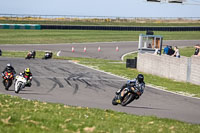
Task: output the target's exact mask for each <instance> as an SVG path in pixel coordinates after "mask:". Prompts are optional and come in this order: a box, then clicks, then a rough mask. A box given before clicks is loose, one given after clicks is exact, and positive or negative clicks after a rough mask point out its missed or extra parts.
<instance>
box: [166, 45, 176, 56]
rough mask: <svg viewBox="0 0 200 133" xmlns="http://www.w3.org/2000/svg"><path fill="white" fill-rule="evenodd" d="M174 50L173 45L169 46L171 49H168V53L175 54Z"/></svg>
mask: <svg viewBox="0 0 200 133" xmlns="http://www.w3.org/2000/svg"><path fill="white" fill-rule="evenodd" d="M174 52H175V51H174V50H173V49H172V46H169V50H168V54H167V55H170V56H171V55H173V54H174Z"/></svg>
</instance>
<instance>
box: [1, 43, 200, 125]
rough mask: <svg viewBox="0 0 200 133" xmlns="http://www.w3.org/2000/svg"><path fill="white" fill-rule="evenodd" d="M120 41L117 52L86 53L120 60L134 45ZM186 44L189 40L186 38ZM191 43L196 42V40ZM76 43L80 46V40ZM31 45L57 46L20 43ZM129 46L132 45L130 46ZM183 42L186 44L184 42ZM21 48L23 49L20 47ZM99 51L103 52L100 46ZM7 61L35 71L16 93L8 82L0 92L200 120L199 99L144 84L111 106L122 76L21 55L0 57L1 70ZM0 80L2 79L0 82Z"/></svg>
mask: <svg viewBox="0 0 200 133" xmlns="http://www.w3.org/2000/svg"><path fill="white" fill-rule="evenodd" d="M123 43H124V45H123V46H124V47H121V45H120V47H121V49H120V51H118V52H116V51H114V52H115V53H117V54H116V55H115V54H112V53H114V52H109V50H108V53H107V54H102V55H101V54H100V53H99V55H98V56H96V55H93V56H90V55H89V57H95V56H96V57H95V58H98V57H99V56H101V58H108V59H116V60H119V59H120V57H121V56H122V55H123V54H125V53H126V52H131V51H132V50H134V45H136V44H132V43H131V44H129V43H130V42H123ZM100 44H102V45H101V47H103V46H104V44H106V43H95V44H94V45H92V44H87V46H90V45H92V46H93V47H94V48H95V46H99V45H100ZM107 44H108V46H107V47H108V48H110V47H111V48H113V47H114V48H115V46H116V45H118V43H107ZM181 44H183V43H181ZM187 44H189V43H188V42H187ZM191 44H192V45H195V44H196V42H193V43H191ZM68 45H73V44H67V46H68ZM76 45H81V46H83V45H82V44H76ZM125 45H126V47H125ZM30 46H31V47H32V48H34V49H35V50H38V49H40V50H42V48H43V47H44V48H46V49H48V50H52V51H53V50H55V51H56V50H57V49H58V45H57V44H56V46H55V45H23V46H22V47H23V48H24V50H25V49H26V50H29V49H30ZM59 46H60V47H59V48H60V49H62V50H63V49H65V46H64V44H63V45H60V44H59ZM62 46H63V48H62ZM73 46H74V45H73ZM130 46H133V47H131V48H130ZM182 46H184V45H182ZM185 46H187V45H186V44H185ZM6 47H7V48H6ZM8 47H9V48H8ZM11 47H12V48H11ZM70 47H71V46H69V48H70ZM76 47H77V46H76ZM107 47H106V45H105V46H104V48H105V49H107ZM0 48H1V49H2V50H18V48H19V46H16V45H14V46H13V45H2V46H1V45H0ZM135 48H136V46H135ZM77 49H78V47H77ZM80 49H81V48H80ZM20 50H23V49H22V48H21V49H20ZM101 52H103V49H102V51H101ZM67 53H68V52H66V55H67ZM75 53H76V52H74V53H71V51H69V54H70V55H72V54H75ZM80 53H81V52H80ZM105 53H106V52H105ZM63 54H64V53H63ZM85 54H86V53H85ZM94 54H95V52H94ZM81 55H82V54H81ZM91 55H92V53H91ZM76 56H77V55H76ZM102 56H104V57H102ZM113 56H115V57H113ZM81 57H84V56H81ZM10 62H11V63H12V65H13V66H14V67H15V68H16V71H17V72H18V73H19V72H21V71H23V70H24V68H25V67H30V68H31V70H32V73H33V75H34V78H33V82H32V83H33V85H32V87H31V88H25V89H24V90H22V91H21V92H20V93H19V94H15V93H14V88H13V86H11V88H10V90H9V91H5V90H4V88H3V85H2V84H0V93H4V94H10V95H17V96H20V97H23V98H28V99H37V100H41V101H47V102H53V103H63V104H67V105H75V106H84V107H93V108H101V109H112V110H116V111H122V112H127V113H131V114H137V115H154V116H158V117H161V118H172V119H176V120H181V121H185V122H190V123H200V112H199V110H200V99H196V98H189V97H185V96H180V95H176V94H172V93H168V92H164V91H160V90H157V89H154V88H150V87H146V89H145V92H144V94H143V96H142V97H141V98H140V99H139V100H137V101H134V102H132V103H131V104H129V105H128V106H127V107H122V106H113V105H112V104H111V101H112V98H113V97H114V94H115V91H116V90H117V89H118V88H120V87H121V85H122V84H123V83H124V82H125V81H126V80H125V79H123V78H119V77H116V76H112V75H109V74H105V73H103V72H99V71H96V70H93V69H89V68H87V67H84V66H81V65H77V64H75V63H73V62H69V61H66V60H42V59H35V60H24V59H22V58H2V57H0V70H1V71H2V70H3V69H4V67H5V66H6V64H7V63H10ZM1 81H2V79H1V80H0V82H1Z"/></svg>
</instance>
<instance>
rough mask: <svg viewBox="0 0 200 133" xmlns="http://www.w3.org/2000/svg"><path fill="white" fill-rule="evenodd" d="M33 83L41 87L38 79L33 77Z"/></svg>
mask: <svg viewBox="0 0 200 133" xmlns="http://www.w3.org/2000/svg"><path fill="white" fill-rule="evenodd" d="M33 81H34V82H35V83H36V84H37V87H39V86H40V82H39V81H38V80H37V79H36V78H34V77H33Z"/></svg>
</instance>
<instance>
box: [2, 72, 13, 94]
mask: <svg viewBox="0 0 200 133" xmlns="http://www.w3.org/2000/svg"><path fill="white" fill-rule="evenodd" d="M13 79H14V74H13V73H12V72H5V74H4V75H3V85H4V86H5V89H6V90H8V89H9V87H10V86H11V85H12V82H13Z"/></svg>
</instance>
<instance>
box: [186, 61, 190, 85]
mask: <svg viewBox="0 0 200 133" xmlns="http://www.w3.org/2000/svg"><path fill="white" fill-rule="evenodd" d="M190 75H191V58H188V59H187V77H186V78H187V79H186V81H187V82H190Z"/></svg>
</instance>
